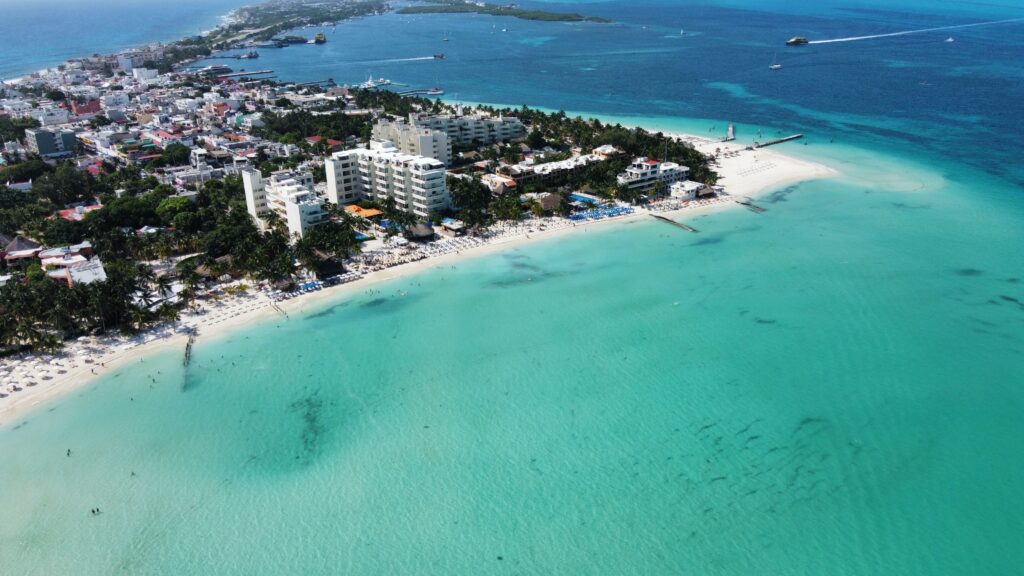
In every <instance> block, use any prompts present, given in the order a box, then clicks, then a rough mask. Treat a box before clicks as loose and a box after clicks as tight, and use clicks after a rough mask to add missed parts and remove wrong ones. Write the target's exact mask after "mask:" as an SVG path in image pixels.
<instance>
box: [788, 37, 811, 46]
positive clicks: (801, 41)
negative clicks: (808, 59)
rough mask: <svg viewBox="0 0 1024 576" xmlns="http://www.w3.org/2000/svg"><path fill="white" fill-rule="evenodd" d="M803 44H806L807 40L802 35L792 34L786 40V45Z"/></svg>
mask: <svg viewBox="0 0 1024 576" xmlns="http://www.w3.org/2000/svg"><path fill="white" fill-rule="evenodd" d="M805 44H808V41H807V38H804V37H803V36H794V37H792V38H790V39H789V40H786V46H804V45H805Z"/></svg>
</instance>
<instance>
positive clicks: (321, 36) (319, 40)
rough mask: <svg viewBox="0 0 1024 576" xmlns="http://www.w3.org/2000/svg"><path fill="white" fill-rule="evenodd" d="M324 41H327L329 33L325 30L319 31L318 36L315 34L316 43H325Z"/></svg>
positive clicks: (314, 40) (314, 41)
mask: <svg viewBox="0 0 1024 576" xmlns="http://www.w3.org/2000/svg"><path fill="white" fill-rule="evenodd" d="M324 42H327V35H326V34H324V33H323V32H317V33H316V36H313V43H314V44H323V43H324Z"/></svg>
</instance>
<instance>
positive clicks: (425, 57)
mask: <svg viewBox="0 0 1024 576" xmlns="http://www.w3.org/2000/svg"><path fill="white" fill-rule="evenodd" d="M434 59H435V58H434V57H433V56H418V57H416V58H394V59H392V60H379V62H419V61H421V60H434Z"/></svg>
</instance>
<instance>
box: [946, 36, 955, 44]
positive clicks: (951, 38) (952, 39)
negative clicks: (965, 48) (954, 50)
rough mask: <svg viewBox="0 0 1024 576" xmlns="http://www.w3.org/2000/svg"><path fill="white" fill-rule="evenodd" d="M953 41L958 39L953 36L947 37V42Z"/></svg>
mask: <svg viewBox="0 0 1024 576" xmlns="http://www.w3.org/2000/svg"><path fill="white" fill-rule="evenodd" d="M953 42H956V39H955V38H953V37H952V36H950V37H949V38H946V43H947V44H952V43H953Z"/></svg>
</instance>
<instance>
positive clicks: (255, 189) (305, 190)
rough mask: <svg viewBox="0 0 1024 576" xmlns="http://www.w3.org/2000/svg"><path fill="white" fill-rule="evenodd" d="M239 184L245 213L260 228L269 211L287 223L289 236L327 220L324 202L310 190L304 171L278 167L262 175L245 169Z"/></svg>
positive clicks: (298, 234)
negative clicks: (267, 176)
mask: <svg viewBox="0 0 1024 576" xmlns="http://www.w3.org/2000/svg"><path fill="white" fill-rule="evenodd" d="M242 185H243V187H244V188H245V205H246V208H247V209H248V211H249V214H250V215H251V216H252V217H253V219H255V220H256V222H257V223H258V224H259V225H260V226H262V227H264V228H266V227H267V226H268V222H267V219H268V216H270V215H271V214H273V215H274V216H276V217H277V218H279V219H280V220H281V221H282V222H283V223H284V224H285V226H287V228H288V234H289V235H290V236H297V237H299V238H301V237H302V236H304V235H305V233H306V231H307V230H309V229H310V228H311V227H313V226H316V225H317V224H320V223H322V222H326V221H327V219H328V214H327V212H326V211H325V210H324V201H323V199H322V198H320V197H318V196H317V195H316V193H315V192H314V191H313V176H312V174H310V173H308V172H296V171H290V170H278V171H276V172H273V173H272V174H271V175H270V177H269V178H263V176H262V175H261V174H260V172H259V171H258V170H245V171H243V172H242Z"/></svg>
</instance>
